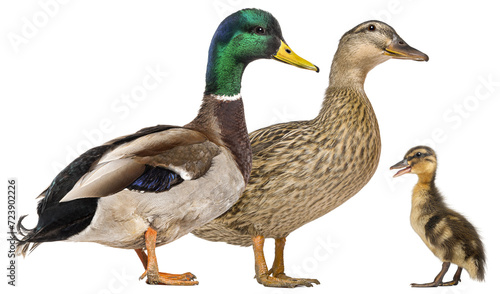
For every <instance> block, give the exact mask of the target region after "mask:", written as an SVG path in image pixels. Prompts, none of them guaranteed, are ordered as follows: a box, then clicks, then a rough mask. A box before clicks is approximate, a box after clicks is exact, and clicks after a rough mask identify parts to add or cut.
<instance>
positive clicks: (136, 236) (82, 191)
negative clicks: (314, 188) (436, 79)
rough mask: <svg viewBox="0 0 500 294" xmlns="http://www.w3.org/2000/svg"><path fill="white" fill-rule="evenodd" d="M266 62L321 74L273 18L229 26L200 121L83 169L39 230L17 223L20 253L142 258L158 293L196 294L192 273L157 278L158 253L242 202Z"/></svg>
mask: <svg viewBox="0 0 500 294" xmlns="http://www.w3.org/2000/svg"><path fill="white" fill-rule="evenodd" d="M261 58H275V59H277V60H280V61H283V62H286V63H289V64H293V65H296V66H298V67H302V68H306V69H311V70H315V71H318V68H317V67H316V66H314V65H312V64H311V63H309V62H308V61H306V60H304V59H301V58H300V57H298V56H297V55H296V54H295V53H293V52H292V51H291V49H290V48H289V47H288V46H287V45H286V43H285V42H284V40H283V37H282V34H281V29H280V26H279V24H278V21H277V20H276V19H275V18H274V17H273V16H272V15H271V14H269V13H268V12H265V11H262V10H258V9H245V10H241V11H238V12H236V13H234V14H232V15H230V16H228V17H227V18H226V19H225V20H224V21H223V22H222V23H221V24H220V25H219V27H218V29H217V31H216V32H215V35H214V37H213V39H212V43H211V45H210V50H209V57H208V66H207V74H206V88H205V94H204V96H203V103H202V105H201V108H200V110H199V113H198V116H197V117H196V118H195V119H194V120H193V121H192V122H190V123H189V124H187V125H185V126H184V127H177V126H166V125H163V126H156V127H150V128H145V129H142V130H140V131H138V132H137V133H135V134H132V135H128V136H124V137H120V138H117V139H115V140H112V141H110V142H107V143H105V144H104V145H101V146H98V147H95V148H92V149H90V150H88V151H87V152H85V153H83V154H82V155H81V156H80V157H78V158H77V159H75V160H74V161H73V162H72V163H70V164H69V165H68V166H67V167H66V168H65V169H64V170H63V171H61V173H59V174H58V175H57V176H56V178H55V179H54V180H53V181H52V183H51V184H50V186H49V187H48V188H47V189H46V190H45V191H44V192H42V194H41V195H40V196H41V197H42V199H41V200H40V201H39V203H38V209H37V212H38V216H39V219H38V224H37V225H36V227H35V228H34V229H31V230H28V229H26V228H24V227H23V226H22V219H23V218H24V217H23V218H21V219H20V220H19V222H18V225H17V228H18V232H19V233H20V234H21V235H22V236H23V238H22V240H20V241H19V243H18V253H22V254H23V255H25V254H26V252H27V251H28V249H29V247H30V245H32V247H31V248H32V249H34V248H35V247H36V246H38V245H39V244H40V243H43V242H50V241H61V240H65V241H79V242H96V243H100V244H104V245H107V246H111V247H117V248H125V249H135V251H136V252H137V254H138V255H139V258H140V259H141V261H142V262H143V265H144V267H145V269H146V271H145V272H144V274H143V275H142V276H141V278H144V277H145V276H147V278H148V279H147V282H148V283H150V284H170V285H194V284H197V283H198V282H197V281H194V278H195V277H194V275H192V274H191V273H185V274H182V275H173V274H166V273H159V272H158V264H157V261H156V257H155V247H156V246H160V245H163V244H166V243H169V242H172V241H174V240H176V239H177V238H180V237H182V236H183V235H185V234H187V233H189V232H190V231H192V230H193V229H195V228H197V227H199V226H201V225H203V224H205V223H206V222H209V221H211V220H212V219H214V218H215V217H217V216H219V215H221V214H222V213H223V212H225V211H226V210H227V209H229V208H230V207H231V206H232V205H233V204H234V203H235V202H236V201H237V200H238V198H239V197H240V195H241V194H242V193H243V189H244V187H245V185H246V183H247V182H248V178H249V175H250V168H251V161H252V154H251V150H250V141H249V138H248V133H247V128H246V125H245V117H244V111H243V102H242V100H241V95H240V87H241V77H242V74H243V71H244V69H245V66H246V65H247V64H248V63H250V62H251V61H254V60H257V59H261ZM143 248H146V250H147V255H146V253H145V252H144V251H143Z"/></svg>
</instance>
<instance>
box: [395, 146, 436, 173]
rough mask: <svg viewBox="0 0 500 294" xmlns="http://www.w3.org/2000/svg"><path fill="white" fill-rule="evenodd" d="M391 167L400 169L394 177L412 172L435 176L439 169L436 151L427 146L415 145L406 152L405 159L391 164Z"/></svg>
mask: <svg viewBox="0 0 500 294" xmlns="http://www.w3.org/2000/svg"><path fill="white" fill-rule="evenodd" d="M391 169H399V171H398V172H397V173H396V174H395V175H394V177H399V176H401V175H404V174H407V173H412V174H417V175H418V176H421V175H427V176H431V178H433V176H434V174H435V173H436V169H437V157H436V152H434V150H432V148H430V147H427V146H417V147H413V148H411V149H410V150H408V152H406V155H405V157H404V159H403V160H401V161H400V162H398V163H396V164H395V165H393V166H391Z"/></svg>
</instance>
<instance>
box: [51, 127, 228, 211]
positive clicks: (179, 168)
mask: <svg viewBox="0 0 500 294" xmlns="http://www.w3.org/2000/svg"><path fill="white" fill-rule="evenodd" d="M218 153H219V147H218V146H217V145H215V144H214V143H212V142H210V141H209V140H208V139H207V138H206V137H205V136H204V135H203V134H202V133H200V132H197V131H193V130H189V129H184V128H173V129H169V130H166V131H160V132H155V133H152V134H148V135H144V136H142V137H140V138H137V139H135V140H133V141H131V142H128V143H124V144H121V145H120V146H119V147H117V148H115V149H113V150H112V151H110V152H108V153H106V154H104V155H103V156H102V157H101V158H100V159H99V160H98V161H97V162H96V163H95V164H94V166H93V167H92V168H91V169H90V170H89V171H88V172H87V173H85V174H84V175H83V176H82V177H81V178H80V179H79V180H78V182H76V183H75V185H74V186H73V188H72V189H71V191H69V192H68V193H67V194H66V195H65V196H64V197H63V198H62V199H61V200H60V201H61V202H66V201H71V200H75V199H80V198H99V197H105V196H109V195H113V194H115V193H117V192H119V191H121V190H123V189H129V190H136V191H140V192H163V191H166V190H169V189H170V188H171V187H173V186H174V185H177V184H180V183H181V182H182V181H184V180H195V179H197V178H199V177H200V176H202V175H204V174H205V173H206V172H207V171H208V169H209V168H210V166H211V163H212V158H213V157H215V156H216V155H217V154H218Z"/></svg>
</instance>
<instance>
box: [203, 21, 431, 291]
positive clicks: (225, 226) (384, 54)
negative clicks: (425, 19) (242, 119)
mask: <svg viewBox="0 0 500 294" xmlns="http://www.w3.org/2000/svg"><path fill="white" fill-rule="evenodd" d="M391 58H396V59H411V60H418V61H421V60H428V57H427V55H425V54H423V53H422V52H420V51H418V50H416V49H414V48H412V47H410V46H409V45H407V44H406V43H405V42H404V41H403V40H402V39H401V38H400V37H399V36H398V34H397V33H396V31H395V30H394V29H393V28H391V27H390V26H388V25H387V24H385V23H383V22H379V21H367V22H364V23H362V24H360V25H358V26H356V27H355V28H353V29H352V30H350V31H348V32H347V33H345V34H344V36H343V37H342V38H341V39H340V44H339V47H338V50H337V53H336V54H335V57H334V58H333V63H332V68H331V73H330V85H329V86H328V88H327V90H326V94H325V99H324V102H323V107H322V109H321V111H320V113H319V115H318V116H317V117H316V118H315V119H313V120H309V121H296V122H289V123H281V124H277V125H273V126H270V127H266V128H263V129H260V130H257V131H255V132H252V133H251V134H250V141H251V144H252V152H253V165H252V173H251V176H250V182H249V183H248V186H247V188H246V190H245V192H244V193H243V196H242V197H241V198H240V199H239V200H238V202H237V203H236V204H235V205H234V206H233V207H232V208H231V209H230V210H228V211H227V212H226V213H225V214H223V215H222V216H220V217H219V218H217V219H215V220H213V221H212V222H210V223H208V224H206V225H205V226H203V227H201V228H199V229H196V230H195V231H193V233H194V234H195V235H196V236H198V237H201V238H204V239H207V240H211V241H224V242H227V243H229V244H235V245H241V246H250V245H252V244H253V249H254V254H255V268H256V278H257V281H258V282H259V283H261V284H263V285H264V286H273V287H295V286H299V285H305V286H312V283H316V284H319V282H318V281H317V280H315V279H295V278H291V277H288V276H286V275H285V273H284V264H283V249H284V246H285V238H286V237H287V236H288V235H289V234H290V233H291V232H293V231H294V230H296V229H298V228H300V227H301V226H303V225H305V224H307V223H308V222H310V221H313V220H315V219H317V218H318V217H320V216H322V215H324V214H326V213H328V212H330V211H332V210H333V209H335V208H336V207H338V206H339V205H341V204H342V203H344V202H345V201H347V200H348V199H349V198H351V197H352V196H354V195H355V194H356V193H357V192H358V191H359V190H360V189H361V188H362V187H363V186H364V185H365V184H366V183H368V181H369V180H370V178H371V177H372V175H373V174H374V172H375V169H376V168H377V164H378V161H379V157H380V135H379V129H378V123H377V119H376V117H375V113H374V111H373V109H372V106H371V104H370V101H369V100H368V97H367V96H366V94H365V92H364V89H363V84H364V82H365V78H366V75H367V74H368V72H369V71H370V70H371V69H372V68H374V67H375V66H376V65H378V64H380V63H382V62H384V61H386V60H389V59H391ZM265 238H274V239H275V240H276V247H275V248H276V250H275V252H276V256H275V259H274V263H273V266H272V267H271V269H270V270H268V268H267V265H266V261H265V258H264V253H263V251H262V249H263V245H264V239H265Z"/></svg>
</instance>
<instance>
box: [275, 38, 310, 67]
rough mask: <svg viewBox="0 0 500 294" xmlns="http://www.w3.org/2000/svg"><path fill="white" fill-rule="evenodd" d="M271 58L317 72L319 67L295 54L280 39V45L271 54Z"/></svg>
mask: <svg viewBox="0 0 500 294" xmlns="http://www.w3.org/2000/svg"><path fill="white" fill-rule="evenodd" d="M273 58H274V59H276V60H278V61H281V62H284V63H288V64H291V65H295V66H296V67H300V68H304V69H309V70H314V71H315V72H319V67H317V66H316V65H314V64H312V63H310V62H309V61H307V60H305V59H304V58H302V57H300V56H298V55H297V54H295V52H293V51H292V49H290V47H289V46H288V45H287V44H286V43H285V42H283V41H281V46H280V48H279V49H278V52H276V54H275V55H273Z"/></svg>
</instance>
